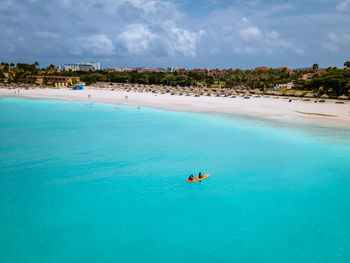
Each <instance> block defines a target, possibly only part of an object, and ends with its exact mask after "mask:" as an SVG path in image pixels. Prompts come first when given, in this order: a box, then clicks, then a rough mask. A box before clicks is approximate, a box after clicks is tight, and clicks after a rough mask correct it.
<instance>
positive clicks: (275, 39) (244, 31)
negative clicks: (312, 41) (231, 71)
mask: <svg viewBox="0 0 350 263" xmlns="http://www.w3.org/2000/svg"><path fill="white" fill-rule="evenodd" d="M222 32H223V33H222V34H223V35H224V37H223V39H224V41H226V42H229V43H232V45H233V51H234V52H235V53H239V54H255V53H257V52H260V53H261V52H264V53H267V54H270V55H272V54H275V53H279V52H281V51H292V52H294V53H296V54H303V53H304V50H303V49H302V48H300V47H296V46H295V45H294V44H293V43H291V42H289V41H287V40H285V39H283V38H281V37H280V34H279V33H278V32H277V31H275V30H272V31H269V30H264V29H261V28H259V27H258V26H257V25H255V24H253V23H252V22H251V21H250V20H249V19H248V18H246V17H243V18H242V19H241V20H239V21H238V22H237V23H236V26H235V27H224V28H223V29H222ZM227 35H228V36H227Z"/></svg>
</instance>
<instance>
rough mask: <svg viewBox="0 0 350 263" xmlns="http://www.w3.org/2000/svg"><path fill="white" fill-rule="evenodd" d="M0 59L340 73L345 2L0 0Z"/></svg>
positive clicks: (346, 44) (347, 38)
mask: <svg viewBox="0 0 350 263" xmlns="http://www.w3.org/2000/svg"><path fill="white" fill-rule="evenodd" d="M0 32H1V41H0V60H1V61H7V62H30V63H31V62H33V61H39V63H40V64H41V65H48V64H49V63H53V64H56V65H60V64H65V63H75V62H84V61H100V62H101V63H102V66H103V67H108V66H152V67H167V66H175V67H185V68H194V67H201V68H217V67H218V68H230V67H232V68H252V67H256V66H268V67H278V66H288V67H292V68H295V67H305V66H311V65H312V64H313V63H319V64H320V66H321V67H328V66H338V67H341V66H342V65H343V63H344V62H345V61H346V60H350V0H299V1H291V0H289V1H283V2H282V1H276V0H267V1H262V0H245V1H244V0H201V1H197V0H195V1H190V0H167V1H165V0H164V1H163V0H128V1H124V0H0Z"/></svg>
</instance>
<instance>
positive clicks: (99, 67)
mask: <svg viewBox="0 0 350 263" xmlns="http://www.w3.org/2000/svg"><path fill="white" fill-rule="evenodd" d="M80 64H84V65H90V66H92V67H93V68H94V70H100V69H101V63H100V62H84V63H80Z"/></svg>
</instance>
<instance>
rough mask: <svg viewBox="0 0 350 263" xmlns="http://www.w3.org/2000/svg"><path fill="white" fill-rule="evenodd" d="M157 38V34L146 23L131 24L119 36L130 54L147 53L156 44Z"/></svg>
mask: <svg viewBox="0 0 350 263" xmlns="http://www.w3.org/2000/svg"><path fill="white" fill-rule="evenodd" d="M155 38H156V35H155V34H153V33H152V32H151V31H150V29H149V28H148V26H147V25H144V24H133V25H130V26H128V27H127V28H126V31H124V32H123V33H121V34H119V36H118V40H120V41H121V42H122V43H123V44H124V45H125V47H126V50H127V51H128V53H129V54H130V55H145V53H146V52H147V51H148V50H149V49H150V48H151V47H152V46H153V45H154V40H155Z"/></svg>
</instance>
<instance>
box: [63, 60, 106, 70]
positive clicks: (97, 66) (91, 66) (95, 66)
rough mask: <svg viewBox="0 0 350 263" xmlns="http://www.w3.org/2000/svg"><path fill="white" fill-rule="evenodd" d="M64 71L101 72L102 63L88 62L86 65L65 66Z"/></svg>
mask: <svg viewBox="0 0 350 263" xmlns="http://www.w3.org/2000/svg"><path fill="white" fill-rule="evenodd" d="M63 69H64V70H72V71H79V70H81V71H89V70H100V69H101V63H99V62H86V63H75V64H65V65H64V66H63Z"/></svg>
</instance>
